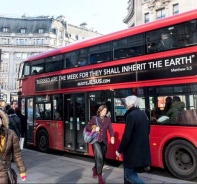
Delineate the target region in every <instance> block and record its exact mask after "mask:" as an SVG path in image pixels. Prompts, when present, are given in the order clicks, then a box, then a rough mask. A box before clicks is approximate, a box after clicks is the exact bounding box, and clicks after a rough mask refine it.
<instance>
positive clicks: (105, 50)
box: [89, 42, 112, 64]
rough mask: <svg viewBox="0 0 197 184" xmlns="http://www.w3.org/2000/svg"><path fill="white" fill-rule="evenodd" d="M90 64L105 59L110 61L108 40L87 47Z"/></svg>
mask: <svg viewBox="0 0 197 184" xmlns="http://www.w3.org/2000/svg"><path fill="white" fill-rule="evenodd" d="M89 53H90V64H94V63H101V62H105V61H111V60H112V57H111V53H112V52H111V47H110V42H107V43H104V44H100V45H96V46H94V47H90V48H89Z"/></svg>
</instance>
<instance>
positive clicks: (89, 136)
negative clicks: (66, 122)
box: [83, 116, 99, 144]
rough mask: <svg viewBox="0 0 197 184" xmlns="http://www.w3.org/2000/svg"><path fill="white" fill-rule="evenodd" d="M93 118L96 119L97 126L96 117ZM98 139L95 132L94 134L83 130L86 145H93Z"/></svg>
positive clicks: (97, 134)
mask: <svg viewBox="0 0 197 184" xmlns="http://www.w3.org/2000/svg"><path fill="white" fill-rule="evenodd" d="M95 118H96V125H97V126H98V119H97V117H96V116H95ZM98 137H99V133H98V132H96V131H95V132H88V131H87V130H86V127H85V128H84V129H83V138H84V141H85V142H86V143H90V144H94V143H95V142H96V141H97V140H98Z"/></svg>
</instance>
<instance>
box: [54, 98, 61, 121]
mask: <svg viewBox="0 0 197 184" xmlns="http://www.w3.org/2000/svg"><path fill="white" fill-rule="evenodd" d="M62 103H63V98H62V95H54V96H53V119H56V120H61V119H62V113H63V107H62Z"/></svg>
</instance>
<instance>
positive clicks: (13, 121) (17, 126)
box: [8, 108, 21, 140]
mask: <svg viewBox="0 0 197 184" xmlns="http://www.w3.org/2000/svg"><path fill="white" fill-rule="evenodd" d="M8 119H9V129H11V130H14V132H15V133H16V135H17V136H18V138H19V140H20V137H21V121H20V119H19V117H18V116H17V115H16V114H15V111H14V109H12V108H11V109H9V110H8Z"/></svg>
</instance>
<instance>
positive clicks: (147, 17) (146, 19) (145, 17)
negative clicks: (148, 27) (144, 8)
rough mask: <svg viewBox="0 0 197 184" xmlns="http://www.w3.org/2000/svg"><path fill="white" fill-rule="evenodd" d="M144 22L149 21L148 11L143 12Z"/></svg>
mask: <svg viewBox="0 0 197 184" xmlns="http://www.w3.org/2000/svg"><path fill="white" fill-rule="evenodd" d="M144 19H145V20H144V22H145V23H147V22H150V14H149V13H145V16H144Z"/></svg>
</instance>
